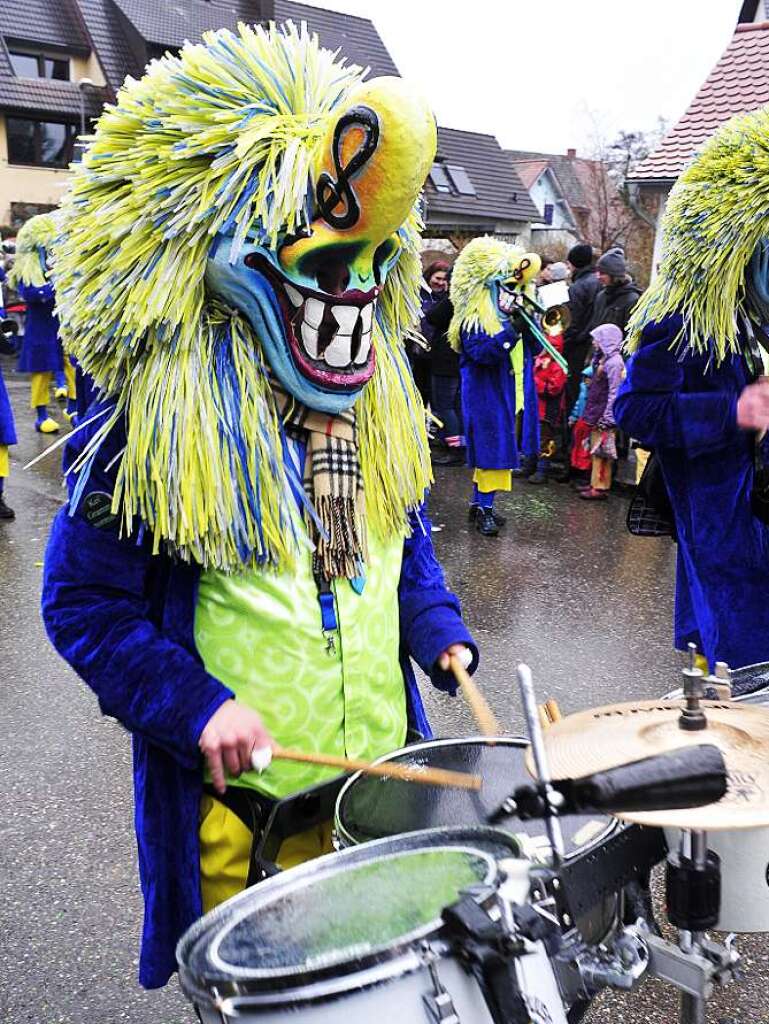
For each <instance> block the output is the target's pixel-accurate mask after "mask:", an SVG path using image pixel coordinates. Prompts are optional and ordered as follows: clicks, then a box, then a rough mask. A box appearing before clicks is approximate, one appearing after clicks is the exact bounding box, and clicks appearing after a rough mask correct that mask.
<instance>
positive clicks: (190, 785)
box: [43, 24, 477, 987]
mask: <svg viewBox="0 0 769 1024" xmlns="http://www.w3.org/2000/svg"><path fill="white" fill-rule="evenodd" d="M435 144H436V129H435V120H434V118H433V116H432V114H431V112H430V110H429V109H428V108H427V107H426V105H425V104H424V103H423V101H422V100H421V99H420V98H419V97H418V96H416V95H415V93H414V92H413V90H411V89H410V88H409V87H407V86H406V85H405V83H404V82H403V81H402V80H401V79H398V78H380V79H373V80H371V81H367V82H366V81H363V75H362V73H361V71H360V69H359V68H356V67H349V66H346V65H345V63H344V62H343V61H342V60H341V59H338V58H337V57H336V56H335V55H334V54H332V53H331V52H330V51H328V50H323V49H321V48H320V47H319V46H318V42H317V37H315V36H310V35H309V34H308V33H307V30H306V28H305V27H304V26H303V27H302V28H301V29H297V28H295V27H294V26H293V25H291V24H287V25H286V26H285V27H284V28H275V26H272V27H271V28H270V29H269V30H264V29H262V28H256V29H251V28H249V27H247V26H245V25H240V26H239V29H238V32H237V33H232V32H229V31H224V30H223V31H221V32H214V33H208V34H206V36H205V38H204V42H203V43H202V44H199V45H194V46H193V45H186V46H185V47H184V49H183V50H182V52H181V54H180V55H178V56H172V55H166V56H165V57H163V58H162V59H161V60H156V61H153V62H152V64H151V65H150V67H149V69H148V71H147V73H146V74H145V76H144V77H143V78H142V79H141V80H140V81H132V80H130V79H129V80H128V81H127V84H126V86H125V88H124V89H123V90H122V91H121V93H120V94H119V95H118V98H117V101H116V104H115V105H114V106H111V107H109V108H108V109H107V111H106V112H105V113H104V114H103V115H102V117H101V119H100V121H99V123H98V125H97V128H96V132H95V135H94V138H93V140H92V142H91V143H90V147H89V149H88V150H87V152H86V153H85V155H84V158H83V162H82V164H80V165H79V166H78V168H77V169H76V171H75V175H74V180H73V184H72V186H71V191H70V193H69V194H68V196H67V197H66V198H65V200H64V204H63V209H64V227H63V233H62V238H61V241H60V244H59V245H58V246H57V250H56V260H55V269H56V275H57V290H58V295H59V304H60V309H61V312H62V325H63V329H64V331H65V332H66V335H67V340H68V341H69V342H70V343H71V346H72V351H73V354H74V355H75V356H76V357H77V359H78V360H79V362H80V364H81V366H82V369H83V371H84V372H85V373H88V374H91V375H92V377H93V379H94V382H95V386H96V387H97V389H98V393H99V396H100V397H99V400H98V401H97V402H96V403H95V404H92V405H91V406H90V408H89V409H88V410H87V412H86V415H85V418H84V422H83V425H82V426H81V427H80V428H79V430H78V432H77V433H76V434H75V435H74V439H73V440H72V442H71V443H70V445H69V446H68V449H67V454H66V457H65V458H66V462H65V465H66V468H67V470H68V483H69V487H70V499H69V505H68V508H66V509H65V510H63V511H62V512H61V513H60V514H59V515H58V516H57V518H56V521H55V523H54V526H53V531H52V534H51V540H50V543H49V547H48V552H47V556H46V567H45V584H44V593H43V615H44V619H45V623H46V627H47V629H48V632H49V635H50V637H51V638H52V640H53V642H54V644H55V645H56V647H57V648H58V649H59V650H60V652H61V653H62V654H63V655H64V657H65V658H67V660H68V661H69V662H70V663H71V664H72V665H73V666H74V667H75V669H76V670H77V672H78V673H79V674H80V675H81V676H82V677H83V679H84V680H85V681H86V682H87V683H88V685H89V686H91V687H92V688H93V690H94V691H95V692H96V693H97V695H98V697H99V702H100V705H101V708H102V709H103V711H104V712H106V713H107V714H110V715H113V716H114V717H116V718H118V719H119V720H120V721H121V722H122V723H123V724H124V725H125V726H126V728H127V729H128V730H130V732H131V733H132V736H133V749H134V785H135V798H136V815H135V820H136V829H137V839H138V845H139V867H140V875H141V882H142V888H143V891H144V897H145V924H144V935H143V942H142V954H141V960H140V966H139V977H140V981H141V982H142V984H144V985H145V986H148V987H155V986H159V985H163V984H165V982H166V981H167V979H168V977H169V975H170V974H171V973H172V971H173V970H174V969H175V966H176V964H175V958H174V945H175V943H176V941H177V939H178V938H179V936H180V935H181V934H182V932H183V931H184V930H185V929H186V928H188V927H189V925H190V924H191V923H192V922H193V921H194V920H195V919H196V918H197V917H198V916H199V915H200V913H201V911H202V910H207V909H209V908H211V907H212V906H214V905H216V904H218V903H220V902H221V901H222V900H224V899H226V898H227V897H228V896H231V895H233V894H235V893H237V892H239V891H241V890H242V889H243V888H244V887H245V886H246V885H247V884H248V883H249V882H250V881H252V880H256V879H258V878H259V877H260V875H259V874H258V873H257V874H255V873H254V866H255V863H256V862H257V861H258V860H259V858H258V857H256V856H255V854H256V853H257V852H258V850H259V847H258V842H259V839H260V838H261V834H262V832H263V830H264V824H265V822H266V821H267V818H268V816H269V814H270V813H271V809H272V808H273V807H274V804H275V802H276V801H277V800H282V799H284V798H290V797H292V796H294V797H295V796H296V794H297V793H298V792H299V791H302V790H304V789H305V788H307V787H310V786H314V785H316V784H320V783H322V782H324V781H327V780H331V781H332V782H333V777H336V776H337V770H335V769H329V768H323V767H319V766H318V765H308V764H305V763H298V762H295V761H287V760H273V761H272V763H271V764H269V765H268V766H267V767H266V769H265V770H264V771H262V772H261V773H260V771H259V770H258V768H259V767H262V768H263V767H264V764H263V762H261V757H259V758H257V761H259V762H260V763H259V764H255V763H254V759H255V754H259V755H261V753H263V752H265V751H266V752H267V753H268V754H269V748H271V744H272V743H273V741H274V742H276V743H278V744H280V745H281V746H284V747H286V746H289V747H294V748H299V750H302V751H305V752H315V753H319V754H331V755H337V756H338V755H346V756H348V757H361V758H365V759H371V758H374V757H377V756H378V755H380V754H384V753H386V752H388V751H392V750H394V749H396V748H398V747H400V746H402V745H403V743H404V741H405V739H406V734H407V729H408V728H409V727H411V728H412V730H414V731H416V732H420V733H422V734H426V733H428V732H429V727H428V724H427V721H426V718H425V713H424V709H423V707H422V702H421V699H420V696H419V691H418V689H417V686H416V681H415V678H414V673H413V670H412V668H411V661H410V659H411V658H412V657H413V658H414V659H415V660H416V661H417V662H418V663H419V665H420V666H421V667H422V669H423V670H424V671H425V672H426V673H427V674H428V675H429V676H430V677H431V679H432V681H433V683H434V684H435V685H436V686H438V687H442V688H444V689H447V690H453V689H455V684H454V680H453V677H452V675H451V673H450V672H449V671H448V669H449V657H450V655H452V654H456V655H457V656H458V657H460V659H461V660H463V661H464V662H465V664H467V665H468V666H470V667H471V668H472V667H473V666H474V664H475V663H476V662H477V657H476V654H475V650H474V647H473V645H472V641H471V639H470V636H469V634H468V632H467V630H466V628H465V626H464V624H463V623H462V619H461V615H460V609H459V603H458V601H457V599H456V598H455V597H454V595H453V594H451V593H450V592H449V590H448V589H447V587H446V584H445V581H444V578H443V573H442V571H441V568H440V566H439V565H438V563H437V561H436V558H435V555H434V553H433V549H432V543H431V539H430V524H429V521H428V520H427V518H426V516H425V515H424V513H423V510H422V503H423V499H424V495H425V489H426V488H427V486H428V484H429V482H430V458H429V451H428V444H427V436H426V433H425V414H424V408H423V406H422V403H421V401H420V399H419V396H418V394H417V393H416V390H415V387H414V382H413V379H412V377H411V374H410V372H409V368H408V362H407V359H406V354H405V352H404V349H403V344H402V343H403V339H404V338H405V337H407V336H408V334H409V332H410V331H411V330H412V329H414V327H415V325H416V323H417V321H418V318H419V314H420V305H419V290H420V278H421V264H420V260H419V242H420V236H419V230H420V226H421V222H420V218H419V210H418V205H417V203H418V197H419V192H420V189H421V187H422V184H423V182H424V180H425V177H426V175H427V172H428V171H429V169H430V165H431V163H432V160H433V155H434V153H435ZM471 663H472V664H471ZM257 748H262V749H257ZM267 759H269V758H267ZM316 795H317V794H316ZM293 806H297V807H299V808H301V807H302V806H305V804H304V803H303V802H302V801H299V800H295V802H294V805H293ZM328 850H330V826H329V822H328V821H327V820H320V821H316V822H308V823H307V827H306V828H304V829H299V830H296V834H295V835H293V836H291V837H289V838H287V839H286V842H285V843H284V848H282V849H281V850H280V851H279V852H278V863H279V865H280V866H289V865H291V864H296V863H298V862H299V861H301V860H306V859H309V858H310V857H312V856H316V855H318V854H320V853H322V852H327V851H328ZM257 866H258V865H257ZM267 869H268V866H265V870H267ZM259 870H260V871H261V870H262V868H261V867H259Z"/></svg>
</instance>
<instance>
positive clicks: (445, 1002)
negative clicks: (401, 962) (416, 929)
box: [419, 942, 461, 1024]
mask: <svg viewBox="0 0 769 1024" xmlns="http://www.w3.org/2000/svg"><path fill="white" fill-rule="evenodd" d="M419 953H420V959H421V960H422V963H423V964H424V965H425V967H426V968H427V970H428V971H429V973H430V981H431V982H432V986H433V991H432V992H426V993H424V995H423V996H422V1002H423V1003H424V1006H425V1009H426V1010H427V1015H428V1017H429V1019H430V1022H431V1024H461V1021H460V1019H459V1015H458V1013H457V1011H456V1007H455V1006H454V1001H453V1000H452V998H451V994H450V993H449V992H448V990H447V989H446V986H445V985H444V984H443V982H442V981H441V979H440V975H439V974H438V965H437V961H438V955H437V953H436V952H435V950H434V949H433V948H432V946H431V945H430V943H429V942H423V943H421V945H420V948H419Z"/></svg>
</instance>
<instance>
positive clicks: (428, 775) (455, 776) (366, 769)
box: [272, 747, 481, 790]
mask: <svg viewBox="0 0 769 1024" xmlns="http://www.w3.org/2000/svg"><path fill="white" fill-rule="evenodd" d="M272 756H273V757H274V758H279V759H280V760H281V761H304V762H305V763H307V764H322V765H326V766H327V767H329V768H340V769H341V770H342V771H345V772H363V773H364V774H365V775H382V776H386V777H387V778H391V779H403V781H404V782H421V783H422V784H423V785H425V786H453V787H455V788H456V789H475V790H478V789H480V788H481V777H480V775H471V774H469V773H468V772H452V771H449V770H448V769H446V768H421V767H410V766H409V765H405V764H395V763H393V762H387V763H385V764H372V763H371V762H370V761H362V760H360V758H357V757H337V756H336V755H335V754H315V753H310V752H309V751H304V750H290V749H288V748H287V747H273V748H272Z"/></svg>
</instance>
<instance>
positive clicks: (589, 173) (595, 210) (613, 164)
mask: <svg viewBox="0 0 769 1024" xmlns="http://www.w3.org/2000/svg"><path fill="white" fill-rule="evenodd" d="M592 121H593V127H594V131H593V138H592V154H591V157H590V158H589V159H580V160H578V161H577V162H576V163H577V165H578V166H577V167H576V170H577V173H578V176H579V178H580V181H581V183H582V188H583V190H584V192H585V194H586V199H587V203H588V214H587V217H586V223H585V225H584V230H585V237H586V240H587V241H589V242H590V243H591V244H592V245H594V246H595V247H596V248H598V249H600V251H601V252H605V251H606V250H607V249H609V248H611V247H612V246H614V245H621V246H622V247H623V249H624V250H625V255H626V257H627V259H628V262H629V263H630V265H631V267H632V269H633V272H634V275H635V276H636V278H637V280H638V281H639V283H640V284H646V283H647V281H648V278H649V274H650V271H651V260H652V251H653V246H654V226H655V218H656V209H654V208H653V205H652V203H653V200H649V199H646V200H642V199H640V198H639V197H638V196H637V194H636V192H635V190H634V189H633V187H632V185H631V184H630V183H629V181H628V179H629V178H630V177H632V172H633V170H634V169H635V167H636V166H637V165H638V164H639V163H640V162H641V161H642V160H644V159H645V158H646V157H647V156H648V155H649V153H650V152H651V151H652V150H653V149H654V148H655V147H656V146H657V145H658V144H659V141H660V139H661V138H662V136H663V135H664V133H665V124H664V122H663V121H662V119H659V122H658V126H657V128H656V129H655V130H653V131H650V132H641V131H635V132H625V131H623V132H620V133H619V134H618V135H617V136H616V137H615V138H614V139H613V140H612V141H606V138H605V136H604V135H603V133H602V132H601V131H600V129H599V128H598V119H597V118H596V117H593V118H592Z"/></svg>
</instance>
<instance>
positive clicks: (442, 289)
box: [406, 260, 449, 409]
mask: <svg viewBox="0 0 769 1024" xmlns="http://www.w3.org/2000/svg"><path fill="white" fill-rule="evenodd" d="M448 273H449V265H448V263H444V262H443V260H435V261H434V262H433V263H431V264H430V265H429V266H428V267H426V268H425V272H424V274H423V275H422V276H423V278H424V282H425V283H424V285H423V287H422V295H421V301H422V319H421V321H420V330H421V333H422V337H423V338H424V339H425V341H426V342H427V346H428V347H427V348H423V347H422V345H418V344H417V343H416V342H415V341H410V342H408V344H407V346H406V352H407V354H408V357H409V362H410V363H411V372H412V374H413V375H414V383H415V384H416V386H417V391H418V392H419V394H420V395H421V396H422V401H423V402H424V406H425V409H426V408H427V407H428V406H429V405H430V404H431V400H432V386H431V380H430V350H431V347H432V343H433V336H434V334H435V328H434V327H433V325H432V324H431V323H430V322H429V321H428V320H427V319H426V315H427V313H429V311H430V310H431V309H432V308H433V306H434V305H435V304H436V303H438V302H440V301H441V299H442V298H443V297H444V296H445V295H446V291H447V289H448V286H449V282H448Z"/></svg>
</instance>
